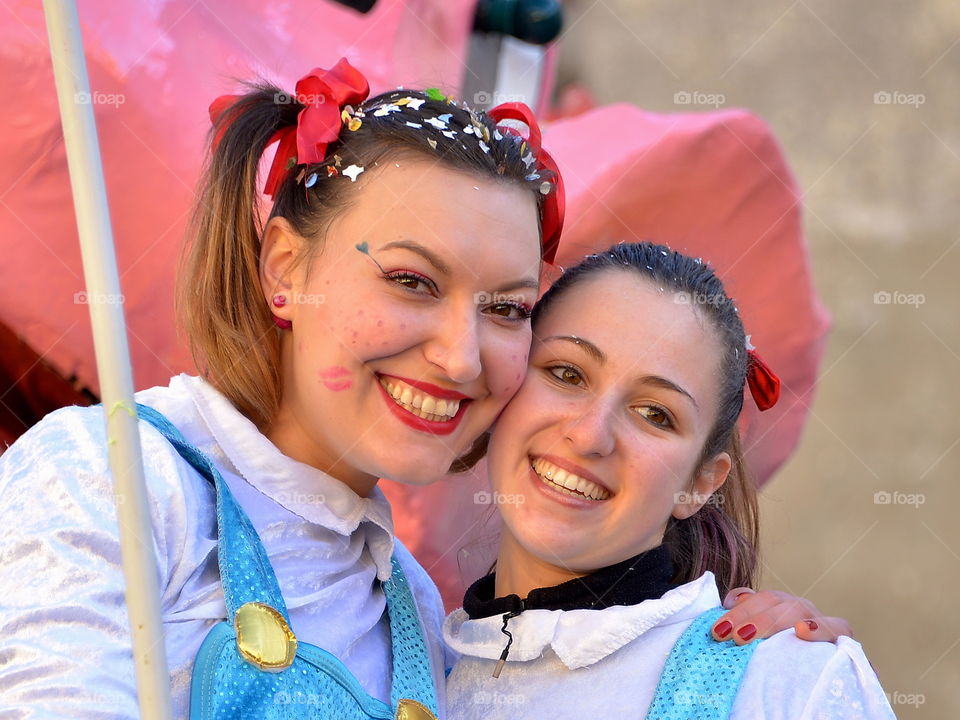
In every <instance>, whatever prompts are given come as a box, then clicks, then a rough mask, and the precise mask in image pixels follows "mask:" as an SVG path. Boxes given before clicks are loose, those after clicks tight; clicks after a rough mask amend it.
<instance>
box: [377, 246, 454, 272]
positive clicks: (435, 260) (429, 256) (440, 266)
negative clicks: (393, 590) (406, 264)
mask: <svg viewBox="0 0 960 720" xmlns="http://www.w3.org/2000/svg"><path fill="white" fill-rule="evenodd" d="M393 248H402V249H404V250H409V251H410V252H415V253H416V254H417V255H419V256H420V257H422V258H423V259H424V260H426V261H427V262H428V263H430V264H431V265H433V267H434V268H436V270H437V272H439V273H440V274H442V275H449V274H450V268H449V266H448V265H447V264H446V263H445V262H443V260H441V259H440V258H439V257H437V255H436V253H434V252H433V251H432V250H428V249H427V248H425V247H424V246H423V245H421V244H420V243H418V242H414V241H413V240H394V241H393V242H388V243H387V244H386V245H384V246H383V247H381V248H380V250H381V251H383V250H392V249H393Z"/></svg>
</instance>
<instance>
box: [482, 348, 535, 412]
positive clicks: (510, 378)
mask: <svg viewBox="0 0 960 720" xmlns="http://www.w3.org/2000/svg"><path fill="white" fill-rule="evenodd" d="M529 354H530V336H529V334H528V333H523V337H522V338H511V339H510V340H508V341H504V342H503V343H500V344H497V345H494V346H492V347H489V348H485V349H484V350H483V365H484V371H485V374H486V376H487V385H488V387H489V388H490V391H491V392H492V393H493V394H494V395H495V396H497V397H499V398H503V399H509V398H512V397H513V396H514V395H515V394H516V393H517V391H518V390H519V389H520V386H521V385H522V384H523V379H524V378H525V377H526V374H527V359H528V357H529Z"/></svg>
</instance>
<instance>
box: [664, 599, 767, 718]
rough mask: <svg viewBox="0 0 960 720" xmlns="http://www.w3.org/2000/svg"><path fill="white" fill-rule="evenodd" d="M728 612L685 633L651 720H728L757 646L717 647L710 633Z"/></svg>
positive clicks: (709, 615) (716, 612) (700, 620)
mask: <svg viewBox="0 0 960 720" xmlns="http://www.w3.org/2000/svg"><path fill="white" fill-rule="evenodd" d="M725 612H727V611H726V610H725V609H723V608H715V609H713V610H708V611H707V612H705V613H703V614H702V615H700V616H699V617H697V618H696V619H695V620H694V621H693V622H692V623H690V626H689V627H688V628H687V629H686V630H685V631H684V633H683V635H681V636H680V639H679V640H677V643H676V644H675V645H674V646H673V649H672V650H671V651H670V655H669V657H667V662H666V665H664V667H663V672H662V673H661V675H660V683H659V684H658V685H657V691H656V694H655V695H654V697H653V702H652V703H650V710H649V711H648V712H647V720H694V719H696V720H725V719H726V718H727V717H728V716H729V715H730V710H731V709H732V708H733V701H734V699H735V698H736V697H737V689H738V688H739V687H740V681H741V679H742V678H743V673H744V671H745V670H746V669H747V664H748V663H749V662H750V656H751V655H753V651H754V650H756V648H757V642H752V643H750V644H748V645H736V644H735V643H733V642H732V641H727V642H717V641H716V640H714V639H713V638H712V637H711V636H710V629H711V628H712V627H713V624H714V623H715V622H716V621H717V618H719V617H720V616H721V615H723V614H724V613H725Z"/></svg>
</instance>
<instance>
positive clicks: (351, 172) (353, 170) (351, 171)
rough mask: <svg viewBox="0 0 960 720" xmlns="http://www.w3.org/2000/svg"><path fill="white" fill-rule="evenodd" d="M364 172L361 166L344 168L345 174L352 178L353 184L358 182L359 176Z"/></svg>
mask: <svg viewBox="0 0 960 720" xmlns="http://www.w3.org/2000/svg"><path fill="white" fill-rule="evenodd" d="M363 170H364V168H362V167H360V166H359V165H350V166H348V167H346V168H344V171H343V174H344V175H346V176H347V177H348V178H350V181H351V182H356V181H357V176H358V175H359V174H360V173H362V172H363Z"/></svg>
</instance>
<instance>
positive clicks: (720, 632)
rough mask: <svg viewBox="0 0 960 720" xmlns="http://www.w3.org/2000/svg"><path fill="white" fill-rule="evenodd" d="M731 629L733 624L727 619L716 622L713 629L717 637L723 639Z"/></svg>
mask: <svg viewBox="0 0 960 720" xmlns="http://www.w3.org/2000/svg"><path fill="white" fill-rule="evenodd" d="M731 630H733V625H731V624H730V621H729V620H724V621H723V622H722V623H720V624H718V625H717V626H716V627H715V628H713V631H714V632H715V633H716V634H717V637H718V638H720V639H721V640H723V639H724V638H725V637H727V635H729V634H730V631H731Z"/></svg>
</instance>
